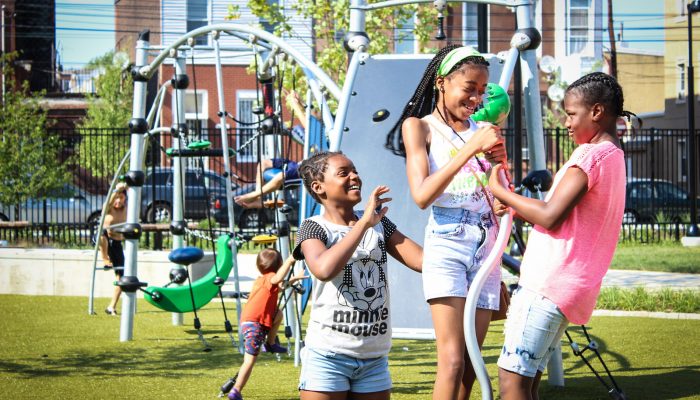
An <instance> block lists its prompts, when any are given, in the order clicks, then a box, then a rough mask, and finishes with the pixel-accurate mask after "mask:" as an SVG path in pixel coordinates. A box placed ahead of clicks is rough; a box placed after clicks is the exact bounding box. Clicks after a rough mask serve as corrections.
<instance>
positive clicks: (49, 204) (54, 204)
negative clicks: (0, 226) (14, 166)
mask: <svg viewBox="0 0 700 400" xmlns="http://www.w3.org/2000/svg"><path fill="white" fill-rule="evenodd" d="M105 198H106V196H104V195H98V194H92V193H88V192H86V191H85V190H83V189H80V188H79V187H77V186H74V185H72V184H66V185H64V186H63V188H62V189H61V190H60V191H59V192H58V193H57V194H56V195H55V196H54V197H47V198H46V199H29V200H27V201H25V202H24V203H21V204H20V206H19V210H18V211H19V214H17V210H16V208H15V207H14V206H11V205H4V204H0V221H27V222H29V223H31V224H41V223H52V224H79V225H87V226H93V225H95V224H96V223H98V222H99V220H100V213H101V212H102V205H103V204H104V201H105Z"/></svg>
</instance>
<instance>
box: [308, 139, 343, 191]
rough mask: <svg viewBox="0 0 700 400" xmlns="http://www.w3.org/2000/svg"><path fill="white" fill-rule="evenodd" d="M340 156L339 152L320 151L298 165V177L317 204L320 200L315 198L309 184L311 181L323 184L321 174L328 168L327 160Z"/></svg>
mask: <svg viewBox="0 0 700 400" xmlns="http://www.w3.org/2000/svg"><path fill="white" fill-rule="evenodd" d="M342 154H343V153H342V152H340V151H321V152H318V153H315V154H314V155H312V156H311V157H309V158H307V159H306V160H304V161H302V162H301V164H300V165H299V176H300V177H301V180H302V181H303V182H304V187H306V191H307V192H309V194H310V195H311V197H313V198H314V200H316V201H317V202H319V203H320V202H321V200H320V199H319V198H318V196H316V193H314V191H313V190H311V183H313V181H321V182H323V174H324V173H325V172H326V169H327V168H328V159H329V158H331V157H333V156H337V155H342Z"/></svg>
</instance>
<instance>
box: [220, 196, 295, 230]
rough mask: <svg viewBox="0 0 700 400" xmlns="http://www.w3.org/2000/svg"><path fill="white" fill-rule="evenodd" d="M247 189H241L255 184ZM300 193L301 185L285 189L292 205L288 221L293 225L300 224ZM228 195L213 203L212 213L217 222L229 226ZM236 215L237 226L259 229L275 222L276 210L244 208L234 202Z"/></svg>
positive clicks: (285, 200)
mask: <svg viewBox="0 0 700 400" xmlns="http://www.w3.org/2000/svg"><path fill="white" fill-rule="evenodd" d="M252 186H253V187H251V188H250V190H247V191H241V193H247V192H249V191H251V190H254V185H252ZM300 194H301V187H299V186H292V187H288V188H285V190H284V202H285V204H287V205H289V206H290V207H291V210H290V212H289V213H288V214H287V221H289V224H290V225H292V226H298V225H299V204H300V201H301V200H300V199H301V197H300ZM267 199H272V196H268V197H267ZM227 204H228V203H227V201H226V197H225V196H222V197H220V198H218V199H216V201H215V202H214V204H213V208H212V214H213V216H214V219H215V220H216V222H218V223H219V224H221V225H226V226H228V210H227V208H226V207H227ZM233 213H234V217H235V218H236V226H237V227H238V228H241V229H258V228H264V227H265V226H267V225H269V224H272V223H274V222H275V210H274V209H271V208H265V209H260V208H249V209H244V208H242V207H241V206H239V205H238V204H234V207H233Z"/></svg>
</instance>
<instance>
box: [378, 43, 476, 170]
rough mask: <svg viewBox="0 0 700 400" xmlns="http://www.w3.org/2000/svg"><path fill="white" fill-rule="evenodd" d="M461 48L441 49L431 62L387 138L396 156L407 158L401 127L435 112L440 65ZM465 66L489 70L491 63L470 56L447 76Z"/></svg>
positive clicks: (456, 46)
mask: <svg viewBox="0 0 700 400" xmlns="http://www.w3.org/2000/svg"><path fill="white" fill-rule="evenodd" d="M459 47H462V46H461V45H458V44H451V45H447V46H445V47H443V48H442V49H440V51H438V52H437V54H435V57H433V59H432V60H430V63H429V64H428V67H426V69H425V72H423V78H421V80H420V82H419V83H418V87H417V88H416V91H415V92H414V93H413V96H412V97H411V99H410V100H409V101H408V103H407V104H406V106H405V107H404V109H403V112H402V113H401V117H399V120H398V121H396V124H394V126H393V127H392V128H391V130H389V133H388V134H387V136H386V142H385V143H384V147H386V148H387V149H389V150H391V152H392V153H394V154H395V155H397V156H401V157H406V148H405V147H404V144H403V136H402V134H401V126H402V125H403V122H404V121H405V120H406V118H409V117H417V118H422V117H424V116H426V115H428V114H430V113H432V112H433V109H434V108H435V105H436V104H437V99H438V91H437V90H436V88H435V78H436V77H437V71H438V68H440V64H441V63H442V60H443V59H444V58H445V56H447V54H448V53H449V52H451V51H452V50H454V49H457V48H459ZM464 65H480V66H483V67H486V68H488V66H489V62H488V61H486V59H485V58H484V57H481V56H469V57H466V58H464V59H463V60H460V61H459V62H458V63H457V64H455V65H454V66H453V67H452V68H451V69H450V71H449V72H448V74H447V75H450V74H452V73H453V72H454V71H458V70H460V69H461V68H462V66H464Z"/></svg>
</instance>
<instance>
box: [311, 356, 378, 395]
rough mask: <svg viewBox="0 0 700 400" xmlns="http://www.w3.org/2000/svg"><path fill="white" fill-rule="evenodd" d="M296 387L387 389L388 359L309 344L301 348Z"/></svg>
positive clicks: (328, 390)
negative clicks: (356, 354) (352, 354)
mask: <svg viewBox="0 0 700 400" xmlns="http://www.w3.org/2000/svg"><path fill="white" fill-rule="evenodd" d="M301 364H302V365H301V377H300V378H299V390H309V391H314V392H347V391H350V392H353V393H374V392H383V391H385V390H389V389H391V376H390V375H389V358H388V357H387V356H383V357H377V358H367V359H362V358H355V357H351V356H347V355H344V354H338V353H333V352H330V351H324V350H315V349H312V348H309V347H305V348H303V349H302V353H301Z"/></svg>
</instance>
